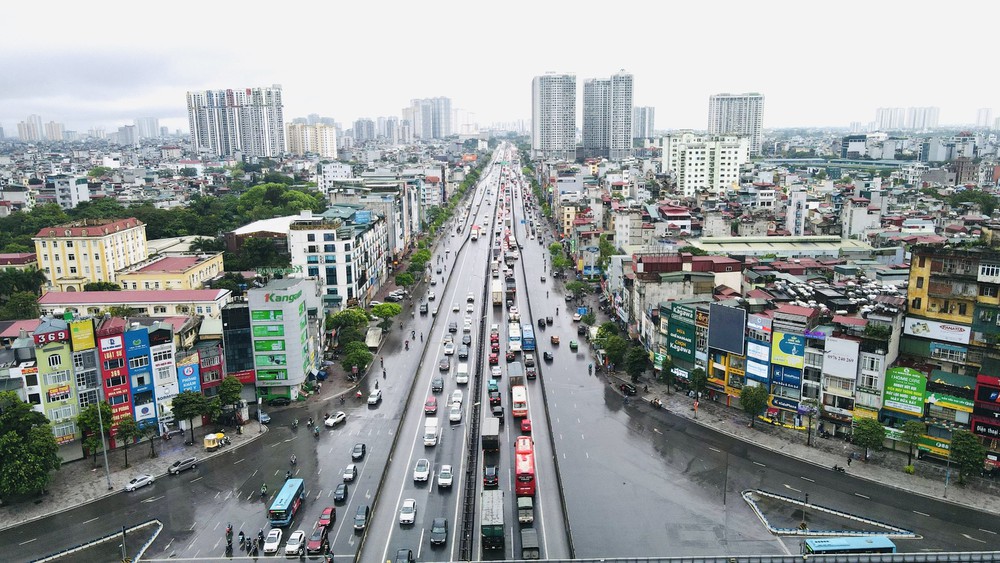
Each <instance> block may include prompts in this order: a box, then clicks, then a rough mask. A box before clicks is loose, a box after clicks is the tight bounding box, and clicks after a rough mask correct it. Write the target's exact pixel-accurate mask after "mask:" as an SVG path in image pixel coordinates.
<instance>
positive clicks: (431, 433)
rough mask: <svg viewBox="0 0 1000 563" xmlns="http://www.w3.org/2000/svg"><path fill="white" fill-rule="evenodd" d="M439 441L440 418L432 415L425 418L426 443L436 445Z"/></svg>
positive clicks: (426, 444)
mask: <svg viewBox="0 0 1000 563" xmlns="http://www.w3.org/2000/svg"><path fill="white" fill-rule="evenodd" d="M437 442H438V419H437V417H431V418H428V419H426V420H424V445H425V446H435V445H437Z"/></svg>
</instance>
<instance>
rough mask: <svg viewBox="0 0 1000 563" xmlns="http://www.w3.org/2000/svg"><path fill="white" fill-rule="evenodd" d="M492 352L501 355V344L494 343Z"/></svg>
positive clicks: (491, 348) (491, 347)
mask: <svg viewBox="0 0 1000 563" xmlns="http://www.w3.org/2000/svg"><path fill="white" fill-rule="evenodd" d="M490 352H493V353H494V354H499V353H500V343H499V342H493V343H492V344H490Z"/></svg>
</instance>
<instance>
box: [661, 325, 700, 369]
mask: <svg viewBox="0 0 1000 563" xmlns="http://www.w3.org/2000/svg"><path fill="white" fill-rule="evenodd" d="M694 343H695V331H694V325H691V324H688V323H682V322H678V321H675V320H674V319H672V318H671V319H670V327H669V328H668V329H667V353H669V354H670V356H671V357H673V358H676V359H679V360H683V361H686V362H694Z"/></svg>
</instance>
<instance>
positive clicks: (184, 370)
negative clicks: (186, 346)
mask: <svg viewBox="0 0 1000 563" xmlns="http://www.w3.org/2000/svg"><path fill="white" fill-rule="evenodd" d="M200 367H201V366H199V365H198V355H197V354H192V355H191V356H189V357H187V358H184V360H182V363H179V364H177V383H178V384H179V385H180V390H181V392H182V393H183V392H184V391H201V372H200Z"/></svg>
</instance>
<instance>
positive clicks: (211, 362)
mask: <svg viewBox="0 0 1000 563" xmlns="http://www.w3.org/2000/svg"><path fill="white" fill-rule="evenodd" d="M221 363H222V356H211V357H208V358H205V359H203V360H202V361H201V367H203V368H209V367H212V366H217V365H219V364H221Z"/></svg>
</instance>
